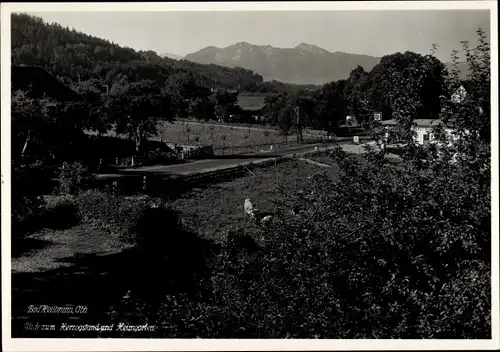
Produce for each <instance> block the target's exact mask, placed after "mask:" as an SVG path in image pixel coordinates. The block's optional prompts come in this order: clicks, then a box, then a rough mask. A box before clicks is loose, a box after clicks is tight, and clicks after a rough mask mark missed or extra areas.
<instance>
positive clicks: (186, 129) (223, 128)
mask: <svg viewBox="0 0 500 352" xmlns="http://www.w3.org/2000/svg"><path fill="white" fill-rule="evenodd" d="M158 130H159V132H158V135H156V136H152V137H151V138H150V139H151V140H155V141H159V140H160V139H162V140H163V141H164V142H169V143H177V144H181V145H197V146H202V145H212V146H213V147H214V148H224V147H237V146H250V145H261V144H272V143H280V142H283V141H285V137H284V136H283V135H282V134H281V131H280V130H279V129H278V128H269V127H259V126H250V125H249V126H242V125H231V124H224V123H215V122H213V123H212V122H208V123H203V122H195V121H185V120H180V121H175V122H164V123H162V125H161V126H160V127H159V129H158ZM86 133H87V134H89V135H95V134H96V133H95V132H92V131H86ZM104 135H105V136H116V133H115V132H114V131H110V132H108V133H106V134H104ZM303 135H304V138H306V139H307V138H315V137H316V138H317V137H319V136H325V132H323V131H313V130H304V132H303ZM160 136H161V138H160ZM287 139H288V141H289V142H291V141H295V139H296V135H295V134H290V135H288V136H287Z"/></svg>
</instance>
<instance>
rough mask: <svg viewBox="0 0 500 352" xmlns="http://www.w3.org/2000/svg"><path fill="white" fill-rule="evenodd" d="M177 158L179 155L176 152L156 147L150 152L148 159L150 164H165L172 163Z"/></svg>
mask: <svg viewBox="0 0 500 352" xmlns="http://www.w3.org/2000/svg"><path fill="white" fill-rule="evenodd" d="M174 160H177V155H176V154H175V153H172V152H169V151H165V150H162V149H160V148H156V149H154V150H151V151H149V152H148V156H147V161H148V163H150V164H162V163H163V164H164V163H171V162H172V161H174Z"/></svg>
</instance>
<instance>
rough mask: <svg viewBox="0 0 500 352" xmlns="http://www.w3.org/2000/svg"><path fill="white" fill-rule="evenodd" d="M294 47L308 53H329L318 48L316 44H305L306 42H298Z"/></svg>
mask: <svg viewBox="0 0 500 352" xmlns="http://www.w3.org/2000/svg"><path fill="white" fill-rule="evenodd" d="M295 49H300V50H304V51H309V52H310V53H313V54H316V55H324V54H329V52H328V51H327V50H325V49H323V48H320V47H319V46H317V45H313V44H307V43H300V44H299V45H297V46H296V47H295Z"/></svg>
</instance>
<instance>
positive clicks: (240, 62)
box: [184, 42, 380, 85]
mask: <svg viewBox="0 0 500 352" xmlns="http://www.w3.org/2000/svg"><path fill="white" fill-rule="evenodd" d="M184 59H185V60H189V61H193V62H197V63H202V64H216V65H221V66H227V67H242V68H246V69H249V70H252V71H255V72H256V73H258V74H260V75H262V76H263V77H264V79H266V80H273V79H275V80H278V81H281V82H286V83H294V84H318V85H319V84H324V83H327V82H331V81H336V80H339V79H344V78H347V77H348V76H349V73H350V72H351V70H352V69H354V68H355V67H356V66H358V65H360V66H362V67H363V68H364V69H365V70H366V71H369V70H371V69H372V68H373V67H374V66H375V65H376V64H377V63H378V62H379V61H380V58H378V57H373V56H368V55H360V54H349V53H343V52H333V53H331V52H329V51H327V50H325V49H323V48H320V47H318V46H316V45H311V44H307V43H301V44H299V45H297V46H296V47H295V48H275V47H272V46H270V45H252V44H249V43H247V42H240V43H236V44H234V45H231V46H228V47H226V48H217V47H215V46H208V47H206V48H203V49H201V50H199V51H197V52H194V53H191V54H188V55H186V56H185V57H184Z"/></svg>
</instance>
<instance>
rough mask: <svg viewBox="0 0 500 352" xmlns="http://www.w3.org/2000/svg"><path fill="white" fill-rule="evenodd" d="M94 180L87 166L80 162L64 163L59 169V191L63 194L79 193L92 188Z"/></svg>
mask: <svg viewBox="0 0 500 352" xmlns="http://www.w3.org/2000/svg"><path fill="white" fill-rule="evenodd" d="M93 178H94V177H93V174H92V173H91V172H90V170H89V168H88V167H87V166H85V165H83V164H81V163H78V162H76V163H73V164H69V163H67V162H64V163H63V164H62V166H61V168H60V169H59V175H58V182H59V187H58V191H59V192H60V193H62V194H76V193H79V192H80V191H82V190H85V189H87V188H88V187H89V186H90V184H91V182H92V180H93Z"/></svg>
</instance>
